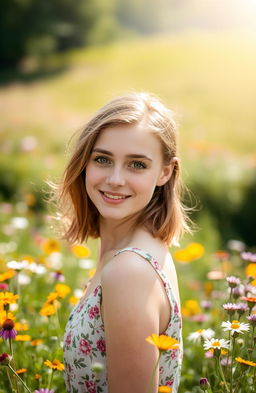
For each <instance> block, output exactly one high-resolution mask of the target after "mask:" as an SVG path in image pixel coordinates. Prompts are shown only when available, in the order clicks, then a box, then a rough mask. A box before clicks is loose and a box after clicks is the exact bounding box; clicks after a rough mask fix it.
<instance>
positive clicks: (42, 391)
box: [34, 389, 54, 393]
mask: <svg viewBox="0 0 256 393" xmlns="http://www.w3.org/2000/svg"><path fill="white" fill-rule="evenodd" d="M34 393H54V390H53V389H51V390H49V389H39V390H35V391H34Z"/></svg>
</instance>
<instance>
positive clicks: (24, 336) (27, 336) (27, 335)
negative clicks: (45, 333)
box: [15, 334, 31, 341]
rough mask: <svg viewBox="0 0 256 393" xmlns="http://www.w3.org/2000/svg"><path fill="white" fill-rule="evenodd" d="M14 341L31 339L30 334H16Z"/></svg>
mask: <svg viewBox="0 0 256 393" xmlns="http://www.w3.org/2000/svg"><path fill="white" fill-rule="evenodd" d="M15 341H31V336H30V335H29V334H17V336H16V337H15Z"/></svg>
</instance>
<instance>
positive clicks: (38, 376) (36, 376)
mask: <svg viewBox="0 0 256 393" xmlns="http://www.w3.org/2000/svg"><path fill="white" fill-rule="evenodd" d="M34 378H35V379H41V378H42V375H41V374H35V375H34Z"/></svg>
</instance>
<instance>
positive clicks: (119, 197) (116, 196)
mask: <svg viewBox="0 0 256 393" xmlns="http://www.w3.org/2000/svg"><path fill="white" fill-rule="evenodd" d="M100 193H101V194H102V195H104V196H105V197H106V198H109V199H111V200H122V199H126V198H129V197H130V195H125V194H121V193H120V192H110V191H100Z"/></svg>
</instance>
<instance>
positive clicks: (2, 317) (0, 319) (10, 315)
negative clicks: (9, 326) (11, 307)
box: [0, 305, 16, 325]
mask: <svg viewBox="0 0 256 393" xmlns="http://www.w3.org/2000/svg"><path fill="white" fill-rule="evenodd" d="M0 308H1V305H0ZM6 319H12V320H13V321H14V320H15V319H16V318H15V316H14V315H13V313H11V312H10V311H8V312H7V313H6V311H0V325H3V323H4V321H5V320H6Z"/></svg>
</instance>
